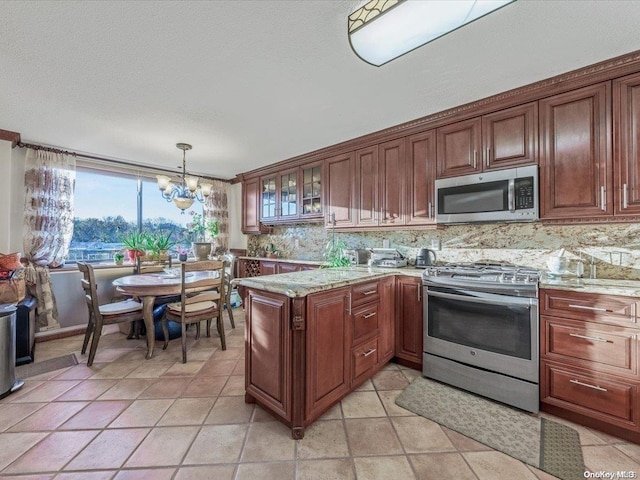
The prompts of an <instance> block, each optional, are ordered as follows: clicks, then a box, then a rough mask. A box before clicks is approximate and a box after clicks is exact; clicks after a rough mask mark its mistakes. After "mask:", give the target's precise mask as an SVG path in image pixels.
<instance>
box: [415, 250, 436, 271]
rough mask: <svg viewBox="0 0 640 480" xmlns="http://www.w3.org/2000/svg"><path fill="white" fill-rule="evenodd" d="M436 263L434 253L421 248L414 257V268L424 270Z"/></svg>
mask: <svg viewBox="0 0 640 480" xmlns="http://www.w3.org/2000/svg"><path fill="white" fill-rule="evenodd" d="M435 263H436V252H434V251H433V250H429V249H428V248H421V249H420V250H419V251H418V255H417V256H416V268H425V267H428V266H429V265H434V264H435Z"/></svg>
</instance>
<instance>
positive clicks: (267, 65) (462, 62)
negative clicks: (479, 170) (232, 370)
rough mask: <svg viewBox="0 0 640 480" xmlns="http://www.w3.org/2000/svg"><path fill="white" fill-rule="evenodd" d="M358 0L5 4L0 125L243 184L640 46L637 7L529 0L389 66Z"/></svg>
mask: <svg viewBox="0 0 640 480" xmlns="http://www.w3.org/2000/svg"><path fill="white" fill-rule="evenodd" d="M363 3H365V2H363V1H361V0H348V1H347V0H345V1H333V0H305V1H302V0H284V1H273V0H257V1H248V0H220V1H208V2H204V1H197V2H196V1H193V2H191V1H186V2H185V1H181V2H170V1H157V2H154V1H139V2H138V1H136V2H134V1H128V2H121V1H101V2H93V1H92V2H86V1H77V2H76V1H73V2H70V1H56V2H53V1H50V2H43V1H33V2H25V1H23V2H19V1H12V0H10V1H5V0H0V129H4V130H11V131H15V132H19V133H20V134H21V135H22V139H23V141H31V142H35V143H43V144H48V145H54V146H58V147H63V148H67V149H72V150H76V151H80V152H85V153H91V154H95V155H100V156H105V157H109V158H115V159H121V160H125V161H129V162H134V163H139V164H146V165H158V166H164V167H169V168H172V169H173V168H175V167H176V166H177V165H178V164H179V163H180V160H181V152H180V151H179V150H178V149H176V147H175V143H176V142H187V143H191V144H193V147H194V148H193V150H192V151H190V152H188V153H187V165H188V168H189V169H190V170H192V171H194V172H198V173H203V174H210V175H214V176H218V177H223V178H232V177H233V176H234V175H235V174H237V173H241V172H244V171H248V170H251V169H254V168H257V167H259V166H261V165H266V164H270V163H273V162H276V161H280V160H284V159H287V158H290V157H293V156H296V155H299V154H303V153H306V152H310V151H313V150H316V149H319V148H322V147H325V146H329V145H333V144H336V143H339V142H341V141H344V140H348V139H350V138H354V137H357V136H360V135H364V134H367V133H371V132H374V131H377V130H380V129H383V128H386V127H390V126H393V125H396V124H398V123H402V122H405V121H409V120H412V119H415V118H418V117H422V116H424V115H428V114H430V113H434V112H437V111H440V110H444V109H446V108H449V107H453V106H456V105H459V104H462V103H466V102H469V101H473V100H476V99H480V98H483V97H486V96H489V95H492V94H495V93H498V92H501V91H504V90H507V89H510V88H514V87H517V86H521V85H525V84H528V83H531V82H533V81H536V80H540V79H544V78H547V77H551V76H553V75H556V74H559V73H562V72H566V71H569V70H572V69H575V68H579V67H582V66H586V65H589V64H592V63H595V62H598V61H600V60H604V59H607V58H611V57H614V56H617V55H621V54H624V53H628V52H631V51H634V50H640V35H639V34H638V26H639V25H640V1H636V0H633V1H614V0H597V1H577V0H564V1H551V0H542V1H534V0H518V1H516V2H515V3H513V4H511V5H508V6H506V7H505V8H503V9H501V10H499V11H498V12H496V13H494V14H492V15H489V16H487V17H485V18H482V19H480V20H478V21H476V22H475V23H472V24H470V25H468V26H466V27H464V28H462V29H459V30H457V31H455V32H453V33H451V34H449V35H446V36H444V37H442V38H440V39H438V40H436V41H434V42H432V43H430V44H428V45H426V46H423V47H421V48H419V49H417V50H416V51H414V52H411V53H409V54H407V55H405V56H403V57H401V58H399V59H397V60H394V61H392V62H390V63H388V64H386V65H384V66H382V67H379V68H378V67H373V66H370V65H368V64H366V63H364V62H363V61H361V60H360V59H359V58H358V57H356V55H355V54H354V53H353V52H352V51H351V49H350V47H349V42H348V39H347V35H346V29H347V15H348V14H349V13H351V12H352V11H353V10H355V9H356V8H358V7H359V6H361V5H362V4H363Z"/></svg>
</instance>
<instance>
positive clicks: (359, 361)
mask: <svg viewBox="0 0 640 480" xmlns="http://www.w3.org/2000/svg"><path fill="white" fill-rule="evenodd" d="M379 352H380V350H379V348H378V339H377V338H373V339H371V340H369V341H368V342H367V343H365V344H363V345H361V346H359V347H355V348H354V349H353V351H352V352H351V359H352V366H351V371H352V372H353V378H352V381H353V383H354V384H358V383H361V381H364V379H365V378H366V377H367V376H368V374H369V373H370V372H371V370H373V368H374V367H375V366H376V365H377V364H378V361H379V356H378V354H379Z"/></svg>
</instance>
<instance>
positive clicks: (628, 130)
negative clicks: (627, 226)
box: [613, 74, 640, 215]
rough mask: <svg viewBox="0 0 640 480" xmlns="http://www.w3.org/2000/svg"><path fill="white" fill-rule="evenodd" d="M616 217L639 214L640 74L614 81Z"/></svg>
mask: <svg viewBox="0 0 640 480" xmlns="http://www.w3.org/2000/svg"><path fill="white" fill-rule="evenodd" d="M613 95H614V106H613V109H614V110H613V111H614V124H613V125H614V133H613V137H614V139H615V149H616V150H615V154H614V156H613V158H614V162H615V164H614V167H615V168H614V170H615V175H616V195H615V214H616V215H640V74H634V75H629V76H628V77H623V78H620V79H618V80H615V81H614V82H613Z"/></svg>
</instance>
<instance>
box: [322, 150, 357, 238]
mask: <svg viewBox="0 0 640 480" xmlns="http://www.w3.org/2000/svg"><path fill="white" fill-rule="evenodd" d="M355 184H356V171H355V154H354V153H353V152H350V153H346V154H343V155H337V156H335V157H331V158H328V159H326V160H325V163H324V166H323V189H324V202H325V212H324V215H325V224H326V226H327V227H335V228H342V227H353V226H355V221H354V214H355V212H354V208H353V205H354V201H355Z"/></svg>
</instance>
